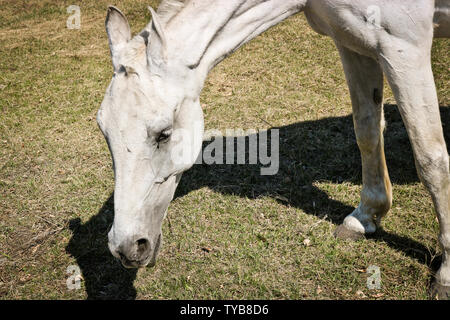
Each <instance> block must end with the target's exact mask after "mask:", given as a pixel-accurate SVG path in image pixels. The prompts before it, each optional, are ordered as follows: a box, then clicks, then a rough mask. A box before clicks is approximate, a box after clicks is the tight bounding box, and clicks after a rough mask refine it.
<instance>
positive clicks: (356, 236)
mask: <svg viewBox="0 0 450 320" xmlns="http://www.w3.org/2000/svg"><path fill="white" fill-rule="evenodd" d="M334 236H335V237H336V238H338V239H344V240H345V239H350V240H353V241H357V240H361V239H364V238H365V236H364V233H360V232H356V231H353V230H350V229H348V228H347V227H345V226H344V225H343V224H341V225H339V226H338V227H337V228H336V230H334Z"/></svg>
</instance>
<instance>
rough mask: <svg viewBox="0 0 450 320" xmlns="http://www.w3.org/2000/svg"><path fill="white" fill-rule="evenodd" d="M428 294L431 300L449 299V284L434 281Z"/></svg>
mask: <svg viewBox="0 0 450 320" xmlns="http://www.w3.org/2000/svg"><path fill="white" fill-rule="evenodd" d="M430 295H431V299H433V300H450V286H443V285H441V284H439V283H437V282H436V281H434V282H433V284H432V285H431V293H430Z"/></svg>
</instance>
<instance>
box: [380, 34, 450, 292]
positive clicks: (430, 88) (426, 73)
mask: <svg viewBox="0 0 450 320" xmlns="http://www.w3.org/2000/svg"><path fill="white" fill-rule="evenodd" d="M418 43H420V46H418V45H412V44H405V43H404V42H401V43H397V42H394V41H392V42H390V43H389V46H386V47H385V48H384V49H383V51H382V53H381V54H380V64H381V65H382V68H383V70H384V72H385V74H386V77H387V79H388V81H389V84H390V86H391V88H392V90H393V92H394V96H395V99H396V100H397V103H398V107H399V110H400V113H401V115H402V118H403V122H404V123H405V127H406V130H407V132H408V136H409V139H410V141H411V145H412V149H413V152H414V159H415V163H416V168H417V172H418V175H419V177H420V179H421V181H422V182H423V184H424V185H425V187H426V188H427V190H428V191H429V192H430V194H431V196H432V199H433V203H434V206H435V209H436V213H437V217H438V220H439V225H440V235H439V242H440V244H441V246H442V251H443V252H442V253H443V255H442V264H441V267H440V269H439V271H438V272H437V273H436V275H435V285H434V293H433V295H435V294H437V295H438V296H439V298H447V299H448V298H450V208H449V192H450V175H449V158H448V152H447V147H446V145H445V140H444V135H443V130H442V124H441V119H440V113H439V104H438V98H437V93H436V88H435V84H434V79H433V73H432V69H431V39H430V40H428V41H426V40H424V41H418Z"/></svg>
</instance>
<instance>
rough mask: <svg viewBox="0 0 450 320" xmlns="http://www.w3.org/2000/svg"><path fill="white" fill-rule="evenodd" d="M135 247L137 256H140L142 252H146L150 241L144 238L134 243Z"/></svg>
mask: <svg viewBox="0 0 450 320" xmlns="http://www.w3.org/2000/svg"><path fill="white" fill-rule="evenodd" d="M136 245H137V252H138V254H140V255H142V254H143V253H144V252H146V251H147V250H148V248H149V246H150V241H148V240H147V239H145V238H142V239H139V240H138V241H136Z"/></svg>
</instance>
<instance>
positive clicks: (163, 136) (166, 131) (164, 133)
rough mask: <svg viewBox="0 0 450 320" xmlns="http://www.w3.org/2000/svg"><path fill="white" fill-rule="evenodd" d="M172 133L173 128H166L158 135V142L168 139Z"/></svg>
mask: <svg viewBox="0 0 450 320" xmlns="http://www.w3.org/2000/svg"><path fill="white" fill-rule="evenodd" d="M171 135H172V128H169V129H164V130H163V131H161V132H160V133H159V134H158V136H157V137H156V142H157V143H160V142H164V141H166V140H168V139H169V138H170V136H171Z"/></svg>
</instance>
